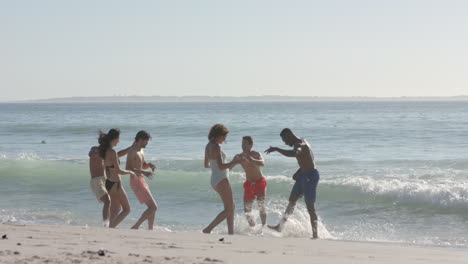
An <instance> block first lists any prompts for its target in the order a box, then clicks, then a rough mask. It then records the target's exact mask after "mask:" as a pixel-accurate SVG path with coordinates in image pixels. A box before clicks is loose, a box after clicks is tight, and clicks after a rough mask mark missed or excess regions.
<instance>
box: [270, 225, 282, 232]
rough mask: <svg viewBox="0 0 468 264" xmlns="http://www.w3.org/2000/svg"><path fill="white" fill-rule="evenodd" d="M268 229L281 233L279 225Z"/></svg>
mask: <svg viewBox="0 0 468 264" xmlns="http://www.w3.org/2000/svg"><path fill="white" fill-rule="evenodd" d="M268 228H270V229H273V230H275V231H276V232H281V227H280V225H279V224H278V225H275V226H272V225H268Z"/></svg>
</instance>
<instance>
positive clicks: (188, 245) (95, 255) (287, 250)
mask: <svg viewBox="0 0 468 264" xmlns="http://www.w3.org/2000/svg"><path fill="white" fill-rule="evenodd" d="M3 235H6V236H7V238H6V239H1V236H3ZM0 263H28V264H29V263H243V264H245V263H256V264H258V263H288V264H293V263H331V264H333V263H392V264H395V263H425V264H428V263H429V264H430V263H444V264H448V263H450V264H452V263H464V264H466V263H468V251H467V250H466V249H454V248H428V247H424V248H423V247H413V246H411V247H410V246H404V245H394V244H383V243H360V242H346V241H332V240H311V239H307V238H275V237H249V236H240V235H234V236H228V235H205V234H201V233H195V232H156V231H153V232H149V231H146V230H136V231H135V230H127V229H105V228H98V227H77V226H46V225H17V224H11V223H3V224H0Z"/></svg>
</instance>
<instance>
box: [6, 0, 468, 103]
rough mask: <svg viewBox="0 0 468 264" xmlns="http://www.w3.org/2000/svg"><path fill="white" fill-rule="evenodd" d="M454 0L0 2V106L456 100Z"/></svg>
mask: <svg viewBox="0 0 468 264" xmlns="http://www.w3.org/2000/svg"><path fill="white" fill-rule="evenodd" d="M467 47H468V1H464V0H458V1H457V0H440V1H432V0H392V1H378V0H368V1H364V0H352V1H350V0H341V1H340V0H327V1H323V0H321V1H315V0H287V1H276V0H264V1H263V0H236V1H223V0H198V1H196V0H187V1H180V0H167V1H145V0H141V1H120V0H112V1H104V0H101V1H96V0H92V1H89V0H80V1H63V0H57V1H50V0H41V1H37V0H29V1H27V0H24V1H23V0H18V1H8V0H0V101H13V100H29V99H45V98H60V97H71V96H80V97H81V96H113V95H143V96H144V95H148V96H157V95H162V96H184V95H208V96H209V95H211V96H258V95H290V96H333V97H335V96H343V97H347V96H369V97H400V96H457V95H468V49H467Z"/></svg>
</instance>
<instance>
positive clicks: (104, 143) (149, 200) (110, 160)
mask: <svg viewBox="0 0 468 264" xmlns="http://www.w3.org/2000/svg"><path fill="white" fill-rule="evenodd" d="M150 139H151V136H150V134H149V133H148V132H146V131H144V130H141V131H139V132H138V133H137V134H136V136H135V141H134V142H133V144H132V145H131V146H130V147H128V148H126V149H124V150H121V151H118V152H117V151H116V150H115V149H114V148H115V147H116V146H117V144H119V141H120V131H119V130H118V129H114V128H113V129H111V130H109V132H108V133H107V134H105V133H102V132H101V133H100V135H99V140H98V141H99V146H94V147H92V148H91V150H90V151H89V169H90V173H91V182H90V186H91V190H92V191H93V192H94V194H95V195H96V198H97V199H98V200H99V201H101V202H103V203H104V206H103V209H102V217H103V221H104V226H106V227H111V228H114V227H116V226H117V225H118V224H120V223H121V222H122V220H123V219H124V218H125V217H126V216H127V215H128V214H129V213H130V203H129V201H128V197H127V193H126V192H125V189H124V187H123V185H122V183H121V182H122V179H121V177H120V175H124V174H129V175H130V187H131V188H132V190H133V192H134V193H135V196H136V197H137V199H138V201H139V202H140V203H141V204H146V206H147V207H148V208H147V209H146V211H144V212H143V214H142V215H141V217H140V218H139V219H138V221H137V222H136V223H135V224H134V225H133V226H132V229H138V228H139V227H140V225H141V224H142V223H143V222H144V221H146V220H147V221H148V229H150V230H152V229H153V226H154V217H155V214H156V210H157V208H158V207H157V204H156V201H155V200H154V198H153V195H152V194H151V191H150V189H149V186H148V184H147V183H146V181H145V178H144V176H146V177H148V178H152V177H153V173H154V171H155V170H156V166H155V165H154V164H152V163H148V162H146V161H145V153H144V148H145V147H146V145H148V141H149V140H150ZM125 155H126V156H127V163H126V166H125V169H121V168H120V160H119V157H122V156H125ZM148 169H151V170H150V171H148Z"/></svg>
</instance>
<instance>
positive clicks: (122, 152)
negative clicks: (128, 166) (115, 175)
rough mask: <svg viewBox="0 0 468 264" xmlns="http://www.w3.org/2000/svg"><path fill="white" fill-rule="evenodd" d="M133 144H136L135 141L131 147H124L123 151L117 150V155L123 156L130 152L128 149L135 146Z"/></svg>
mask: <svg viewBox="0 0 468 264" xmlns="http://www.w3.org/2000/svg"><path fill="white" fill-rule="evenodd" d="M133 145H135V143H133V144H132V145H131V146H130V147H128V148H126V149H122V150H121V151H119V152H117V156H119V158H120V157H122V156H125V155H127V154H128V151H129V150H130V149H131V148H132V147H133Z"/></svg>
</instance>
